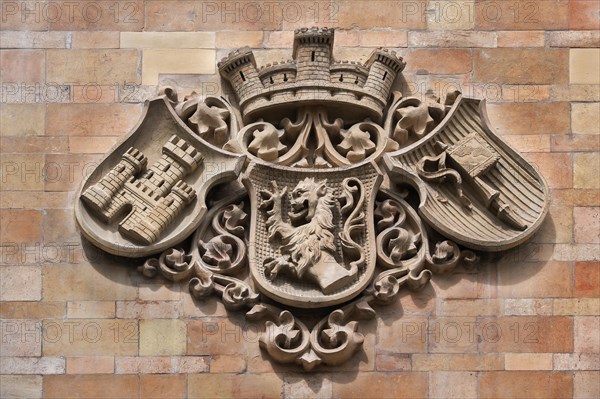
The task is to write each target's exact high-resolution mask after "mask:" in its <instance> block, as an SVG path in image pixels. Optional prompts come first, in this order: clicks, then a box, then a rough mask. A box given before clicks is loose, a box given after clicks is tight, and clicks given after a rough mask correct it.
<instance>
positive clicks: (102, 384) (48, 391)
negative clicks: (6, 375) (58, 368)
mask: <svg viewBox="0 0 600 399" xmlns="http://www.w3.org/2000/svg"><path fill="white" fill-rule="evenodd" d="M138 386H139V382H138V376H135V375H94V374H90V375H55V376H48V377H45V378H44V397H45V398H55V399H64V397H65V388H67V387H68V393H69V397H71V398H86V399H88V398H90V399H91V398H137V397H138Z"/></svg>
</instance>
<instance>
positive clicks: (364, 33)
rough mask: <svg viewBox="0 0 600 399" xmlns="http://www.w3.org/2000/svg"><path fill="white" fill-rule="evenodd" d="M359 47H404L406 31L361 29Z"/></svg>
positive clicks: (406, 40)
mask: <svg viewBox="0 0 600 399" xmlns="http://www.w3.org/2000/svg"><path fill="white" fill-rule="evenodd" d="M360 45H361V47H406V46H408V33H407V32H406V31H387V30H381V31H377V30H361V31H360Z"/></svg>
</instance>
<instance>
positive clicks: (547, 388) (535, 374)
mask: <svg viewBox="0 0 600 399" xmlns="http://www.w3.org/2000/svg"><path fill="white" fill-rule="evenodd" d="M572 394H573V376H572V374H570V373H557V372H551V371H527V372H525V371H491V372H487V373H483V374H482V375H481V376H480V378H479V395H480V397H481V398H519V397H521V398H522V397H526V398H531V399H536V398H570V397H571V396H572Z"/></svg>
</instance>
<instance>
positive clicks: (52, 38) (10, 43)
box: [0, 21, 68, 49]
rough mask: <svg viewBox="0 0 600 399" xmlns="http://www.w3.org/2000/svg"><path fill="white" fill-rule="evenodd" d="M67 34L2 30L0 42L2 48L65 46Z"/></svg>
mask: <svg viewBox="0 0 600 399" xmlns="http://www.w3.org/2000/svg"><path fill="white" fill-rule="evenodd" d="M3 22H4V21H3ZM67 35H68V33H67V32H26V31H3V32H0V42H2V48H3V49H11V48H15V49H32V48H65V47H66V43H67Z"/></svg>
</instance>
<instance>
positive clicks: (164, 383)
mask: <svg viewBox="0 0 600 399" xmlns="http://www.w3.org/2000/svg"><path fill="white" fill-rule="evenodd" d="M186 383H187V380H186V376H185V375H142V376H140V398H148V399H150V398H152V399H162V398H164V399H177V398H182V399H183V398H185V397H187V395H186V392H187V387H186Z"/></svg>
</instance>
